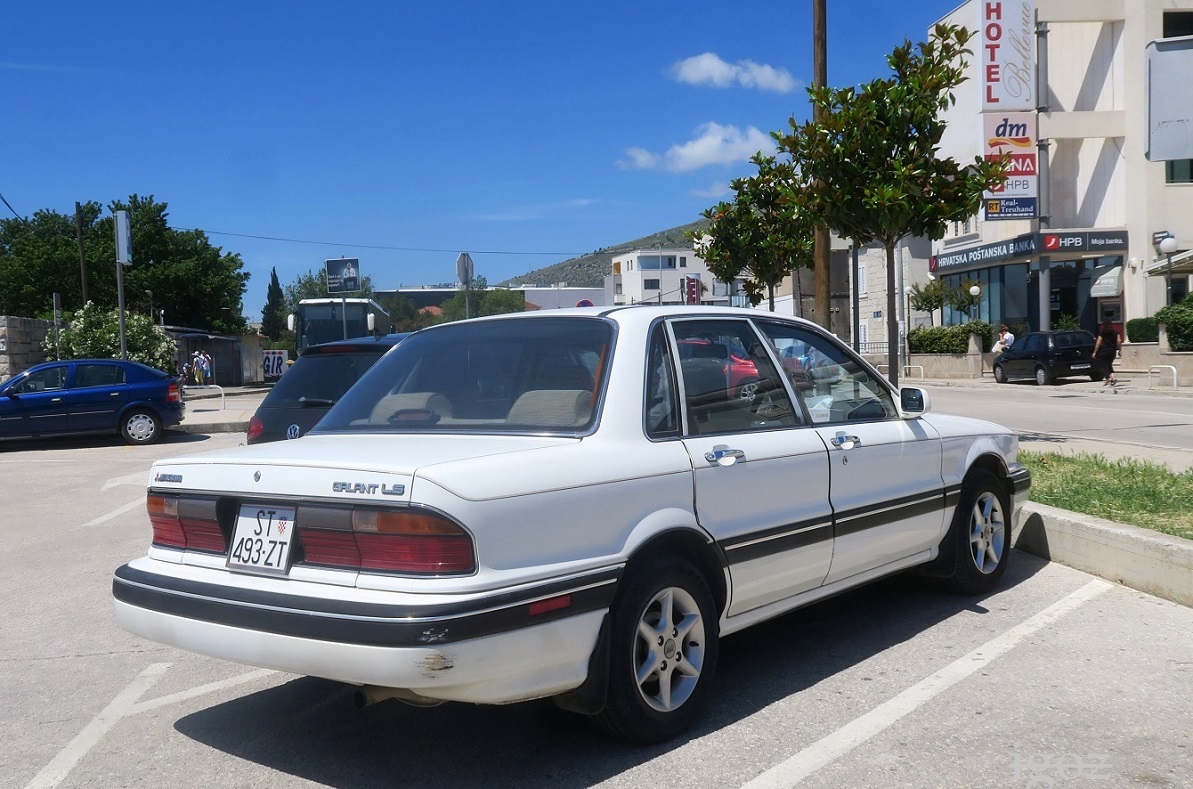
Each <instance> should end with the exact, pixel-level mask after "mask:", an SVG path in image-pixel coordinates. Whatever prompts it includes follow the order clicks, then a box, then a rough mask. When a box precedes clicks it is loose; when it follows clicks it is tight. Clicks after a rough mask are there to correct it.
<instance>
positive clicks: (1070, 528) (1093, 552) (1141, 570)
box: [172, 376, 1193, 607]
mask: <svg viewBox="0 0 1193 789" xmlns="http://www.w3.org/2000/svg"><path fill="white" fill-rule="evenodd" d="M903 383H905V384H907V385H911V386H924V387H934V386H969V387H975V386H982V387H985V386H997V384H995V382H994V379H992V378H990V377H989V376H987V377H986V378H985V379H984V380H983V379H955V380H948V379H946V380H939V381H934V380H929V381H922V382H921V381H918V380H916V381H914V382H913V381H910V380H909V381H904V382H903ZM1008 385H1009V384H1008ZM1100 386H1101V384H1091V385H1090V386H1089V387H1088V389H1089V391H1100ZM1073 387H1074V385H1073V384H1069V387H1068V388H1070V389H1072V388H1073ZM268 391H269V390H268V388H266V387H251V386H249V387H228V388H227V389H225V390H224V392H223V397H222V398H221V396H220V392H219V391H217V390H215V389H213V388H212V389H202V390H198V391H196V390H195V389H189V388H188V389H187V390H184V398H185V400H186V414H185V416H184V417H183V419H182V424H181V425H180V426H178V427H176V428H172V429H174V430H181V431H183V432H185V433H205V434H210V433H245V432H246V431H247V430H248V423H249V419H250V418H251V417H252V415H253V412H254V411H256V410H257V406H258V405H260V404H261V401H262V400H264V399H265V395H266V393H267V392H268ZM1145 391H1146V390H1145ZM1152 393H1153V394H1154V393H1155V392H1154V390H1153V392H1152ZM1179 394H1180V395H1181V396H1193V392H1180V393H1179ZM1021 440H1022V439H1021ZM1029 441H1030V439H1027V440H1025V441H1022V445H1024V446H1027V447H1031V448H1033V449H1034V448H1035V447H1032V446H1031V444H1030V443H1028V442H1029ZM1090 443H1094V444H1099V446H1096V447H1093V448H1091V451H1095V452H1101V453H1105V452H1106V450H1107V448H1108V447H1109V446H1111V445H1107V444H1105V442H1090ZM1015 547H1017V548H1019V549H1020V550H1023V551H1026V552H1027V553H1031V554H1034V555H1036V556H1039V557H1041V558H1043V559H1048V560H1050V561H1054V562H1060V563H1061V564H1065V565H1068V566H1070V567H1074V568H1076V569H1078V570H1082V571H1084V572H1087V573H1092V574H1093V575H1097V576H1101V577H1102V578H1106V579H1108V580H1111V581H1114V582H1116V583H1120V584H1123V585H1124V586H1128V587H1130V588H1132V589H1138V590H1140V591H1143V592H1147V593H1148V594H1153V595H1156V596H1157V597H1163V598H1165V599H1167V600H1172V601H1173V602H1176V603H1180V604H1182V605H1186V606H1191V607H1193V540H1183V539H1180V538H1179V537H1170V536H1168V535H1166V534H1160V533H1158V532H1153V531H1150V530H1148V529H1140V528H1137V527H1135V526H1128V525H1125V524H1121V523H1113V522H1111V521H1105V520H1102V519H1100V518H1095V517H1093V516H1090V515H1083V514H1080V513H1075V512H1069V511H1067V510H1061V509H1057V508H1055V507H1049V506H1047V505H1044V504H1037V503H1035V502H1028V504H1027V506H1026V507H1025V509H1024V513H1023V524H1022V529H1021V530H1020V533H1019V537H1018V539H1017V541H1016V544H1015Z"/></svg>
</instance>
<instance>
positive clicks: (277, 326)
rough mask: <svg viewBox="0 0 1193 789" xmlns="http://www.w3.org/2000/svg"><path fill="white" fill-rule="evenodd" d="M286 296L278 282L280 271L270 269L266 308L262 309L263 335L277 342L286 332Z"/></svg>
mask: <svg viewBox="0 0 1193 789" xmlns="http://www.w3.org/2000/svg"><path fill="white" fill-rule="evenodd" d="M288 314H289V313H288V312H287V311H286V294H285V293H283V292H282V286H281V283H279V282H278V270H277V269H276V268H273V269H270V272H269V289H268V290H267V291H266V294H265V306H264V307H262V308H261V334H263V335H265V336H266V337H268V338H269V339H271V340H276V339H278V338H280V337H281V336H282V332H284V331H286V316H287V315H288Z"/></svg>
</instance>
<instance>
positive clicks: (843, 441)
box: [832, 433, 862, 449]
mask: <svg viewBox="0 0 1193 789" xmlns="http://www.w3.org/2000/svg"><path fill="white" fill-rule="evenodd" d="M860 443H862V440H861V439H860V438H858V437H857V436H847V435H845V434H844V433H837V435H835V436H833V438H832V445H833V446H835V447H836V448H837V449H853V448H854V447H855V446H857V445H858V444H860Z"/></svg>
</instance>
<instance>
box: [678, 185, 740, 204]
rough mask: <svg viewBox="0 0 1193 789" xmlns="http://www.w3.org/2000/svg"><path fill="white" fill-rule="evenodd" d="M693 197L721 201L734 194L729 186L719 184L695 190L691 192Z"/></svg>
mask: <svg viewBox="0 0 1193 789" xmlns="http://www.w3.org/2000/svg"><path fill="white" fill-rule="evenodd" d="M689 194H690V195H692V196H693V197H705V198H708V199H709V200H721V199H722V198H725V197H728V196H729V195H731V194H733V190H731V189H730V188H729V184H727V183H722V182H718V183H715V184H712V185H710V186H709V187H708V188H707V189H693V190H692V191H691V192H689Z"/></svg>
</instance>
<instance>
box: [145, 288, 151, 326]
mask: <svg viewBox="0 0 1193 789" xmlns="http://www.w3.org/2000/svg"><path fill="white" fill-rule="evenodd" d="M145 295H146V296H148V297H149V320H151V321H152V320H153V291H151V290H150V289H149V288H146V289H145Z"/></svg>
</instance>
